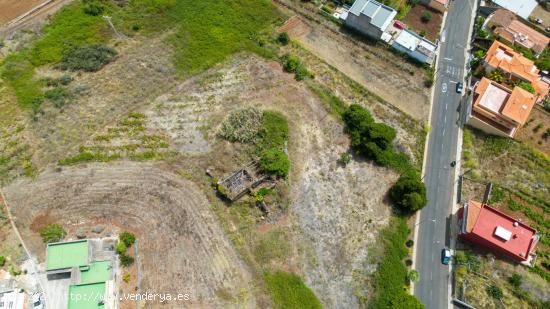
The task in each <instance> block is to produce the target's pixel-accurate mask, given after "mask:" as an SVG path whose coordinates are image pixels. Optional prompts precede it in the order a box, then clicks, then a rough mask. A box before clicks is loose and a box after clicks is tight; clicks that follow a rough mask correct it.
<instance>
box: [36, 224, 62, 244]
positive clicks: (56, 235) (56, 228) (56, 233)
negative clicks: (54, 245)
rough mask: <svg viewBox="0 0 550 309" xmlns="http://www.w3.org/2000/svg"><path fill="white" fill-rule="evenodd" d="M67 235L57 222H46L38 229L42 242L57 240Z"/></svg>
mask: <svg viewBox="0 0 550 309" xmlns="http://www.w3.org/2000/svg"><path fill="white" fill-rule="evenodd" d="M65 236H67V232H66V231H65V230H64V229H63V227H62V226H61V225H59V224H48V225H46V226H45V227H43V228H42V229H40V237H42V241H44V243H51V242H58V241H60V240H62V239H63V238H64V237H65Z"/></svg>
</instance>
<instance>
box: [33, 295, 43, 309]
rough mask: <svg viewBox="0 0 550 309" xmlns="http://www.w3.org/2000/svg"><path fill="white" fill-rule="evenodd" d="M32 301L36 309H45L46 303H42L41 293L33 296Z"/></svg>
mask: <svg viewBox="0 0 550 309" xmlns="http://www.w3.org/2000/svg"><path fill="white" fill-rule="evenodd" d="M31 300H32V307H33V308H34V309H44V302H43V301H42V295H41V294H40V293H35V294H32V297H31Z"/></svg>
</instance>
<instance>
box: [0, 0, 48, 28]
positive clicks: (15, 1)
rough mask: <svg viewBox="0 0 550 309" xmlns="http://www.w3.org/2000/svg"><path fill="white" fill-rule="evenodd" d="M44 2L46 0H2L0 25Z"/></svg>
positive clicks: (0, 2) (0, 0) (0, 3)
mask: <svg viewBox="0 0 550 309" xmlns="http://www.w3.org/2000/svg"><path fill="white" fill-rule="evenodd" d="M44 2H46V0H0V8H2V9H1V10H0V26H1V25H2V24H5V23H7V22H9V21H10V20H12V19H14V18H16V17H17V16H19V15H22V14H24V13H26V12H28V11H29V10H31V9H32V8H33V7H35V6H37V5H39V4H41V3H44Z"/></svg>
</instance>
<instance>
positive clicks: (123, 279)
mask: <svg viewBox="0 0 550 309" xmlns="http://www.w3.org/2000/svg"><path fill="white" fill-rule="evenodd" d="M131 278H132V275H130V273H125V274H124V276H122V281H124V282H126V283H128V282H130V279H131Z"/></svg>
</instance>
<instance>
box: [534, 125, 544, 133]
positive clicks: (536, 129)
mask: <svg viewBox="0 0 550 309" xmlns="http://www.w3.org/2000/svg"><path fill="white" fill-rule="evenodd" d="M540 129H542V123H539V124H537V125H536V126H535V127H534V128H533V132H534V133H537V132H538V131H539V130H540Z"/></svg>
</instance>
